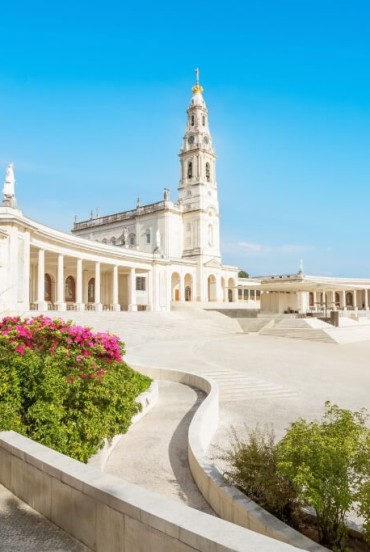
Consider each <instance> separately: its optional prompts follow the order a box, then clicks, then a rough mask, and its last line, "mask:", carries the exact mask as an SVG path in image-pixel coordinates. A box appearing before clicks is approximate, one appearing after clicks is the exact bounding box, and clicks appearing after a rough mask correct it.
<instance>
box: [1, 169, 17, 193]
mask: <svg viewBox="0 0 370 552" xmlns="http://www.w3.org/2000/svg"><path fill="white" fill-rule="evenodd" d="M14 184H15V178H14V165H13V163H9V165H8V166H7V168H6V176H5V181H4V187H3V196H4V199H5V198H6V199H10V198H12V197H14Z"/></svg>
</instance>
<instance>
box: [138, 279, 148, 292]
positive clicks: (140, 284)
mask: <svg viewBox="0 0 370 552" xmlns="http://www.w3.org/2000/svg"><path fill="white" fill-rule="evenodd" d="M145 280H146V278H144V276H136V291H145Z"/></svg>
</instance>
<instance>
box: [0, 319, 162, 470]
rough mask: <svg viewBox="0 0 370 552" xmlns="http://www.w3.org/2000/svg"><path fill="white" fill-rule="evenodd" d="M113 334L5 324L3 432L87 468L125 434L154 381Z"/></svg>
mask: <svg viewBox="0 0 370 552" xmlns="http://www.w3.org/2000/svg"><path fill="white" fill-rule="evenodd" d="M123 354H124V345H123V343H122V342H121V341H120V340H119V339H118V338H117V337H116V336H112V335H110V334H107V333H93V332H92V331H91V329H89V328H85V327H81V326H73V325H72V323H71V322H65V321H63V320H52V319H50V318H47V317H43V316H39V317H36V318H33V319H28V320H21V318H19V317H7V318H4V319H3V320H2V321H1V322H0V430H9V429H13V430H15V431H18V432H20V433H23V434H24V435H27V436H28V437H30V438H31V439H35V440H36V441H38V442H40V443H42V444H44V445H46V446H49V447H51V448H54V449H56V450H58V451H59V452H62V453H64V454H67V455H69V456H71V457H73V458H76V459H78V460H81V461H83V462H86V461H87V460H88V458H89V457H90V456H91V455H92V454H94V453H95V452H97V450H99V448H100V447H101V445H102V444H103V439H104V437H108V438H111V437H113V435H115V434H117V433H124V432H125V431H127V429H128V427H129V425H130V423H131V418H132V416H133V415H134V414H136V412H137V411H138V410H139V408H140V407H139V405H138V404H137V403H136V402H135V399H136V397H137V396H138V395H139V394H140V393H141V392H142V391H144V390H145V389H147V388H148V387H149V385H150V381H151V380H150V379H149V378H147V377H145V376H142V375H141V374H138V373H136V372H134V371H133V370H131V369H130V368H129V367H128V366H127V365H126V363H125V362H124V361H123V360H122V356H123Z"/></svg>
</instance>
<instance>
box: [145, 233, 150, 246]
mask: <svg viewBox="0 0 370 552" xmlns="http://www.w3.org/2000/svg"><path fill="white" fill-rule="evenodd" d="M145 237H146V243H150V232H147V233H146V234H145Z"/></svg>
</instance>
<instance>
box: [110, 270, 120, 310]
mask: <svg viewBox="0 0 370 552" xmlns="http://www.w3.org/2000/svg"><path fill="white" fill-rule="evenodd" d="M112 306H113V310H114V311H120V310H121V305H120V304H119V302H118V266H117V265H114V266H113V279H112Z"/></svg>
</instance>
